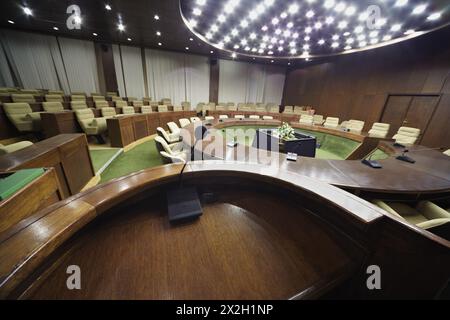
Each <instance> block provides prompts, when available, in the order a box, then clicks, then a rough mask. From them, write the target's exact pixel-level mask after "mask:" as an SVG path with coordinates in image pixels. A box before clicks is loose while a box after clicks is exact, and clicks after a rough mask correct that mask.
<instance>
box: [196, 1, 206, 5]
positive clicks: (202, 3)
mask: <svg viewBox="0 0 450 320" xmlns="http://www.w3.org/2000/svg"><path fill="white" fill-rule="evenodd" d="M196 3H197V4H198V5H199V6H204V5H205V3H206V0H197V1H196Z"/></svg>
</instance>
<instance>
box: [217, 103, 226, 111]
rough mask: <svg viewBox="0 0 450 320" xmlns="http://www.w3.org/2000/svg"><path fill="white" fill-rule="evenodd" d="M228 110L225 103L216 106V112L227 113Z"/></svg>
mask: <svg viewBox="0 0 450 320" xmlns="http://www.w3.org/2000/svg"><path fill="white" fill-rule="evenodd" d="M226 110H227V105H226V104H224V103H219V104H218V105H217V106H216V111H226Z"/></svg>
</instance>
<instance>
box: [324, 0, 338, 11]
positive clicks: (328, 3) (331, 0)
mask: <svg viewBox="0 0 450 320" xmlns="http://www.w3.org/2000/svg"><path fill="white" fill-rule="evenodd" d="M335 4H336V1H334V0H325V2H324V4H323V6H324V7H325V8H327V9H331V8H333V7H334V5H335Z"/></svg>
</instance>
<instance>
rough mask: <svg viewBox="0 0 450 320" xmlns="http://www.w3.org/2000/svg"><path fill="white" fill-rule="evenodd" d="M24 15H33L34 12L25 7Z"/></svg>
mask: <svg viewBox="0 0 450 320" xmlns="http://www.w3.org/2000/svg"><path fill="white" fill-rule="evenodd" d="M23 13H25V14H26V15H27V16H32V15H33V11H31V9H30V8H28V7H23Z"/></svg>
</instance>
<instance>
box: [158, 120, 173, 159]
mask: <svg viewBox="0 0 450 320" xmlns="http://www.w3.org/2000/svg"><path fill="white" fill-rule="evenodd" d="M158 129H162V128H161V127H158V128H157V130H158ZM158 131H159V130H158ZM163 131H164V130H163ZM155 142H156V143H158V144H159V145H160V146H161V147H162V149H163V150H164V151H165V152H167V153H168V154H170V155H173V151H172V149H170V147H169V144H168V143H167V141H166V140H164V138H163V137H160V136H156V137H155Z"/></svg>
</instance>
